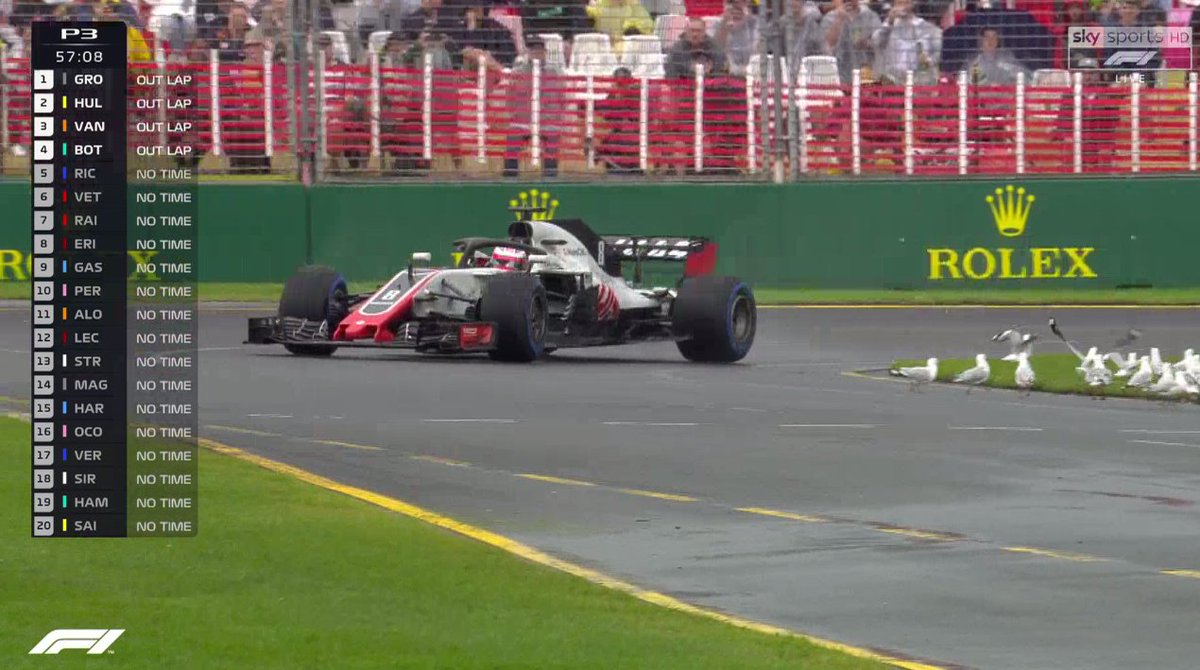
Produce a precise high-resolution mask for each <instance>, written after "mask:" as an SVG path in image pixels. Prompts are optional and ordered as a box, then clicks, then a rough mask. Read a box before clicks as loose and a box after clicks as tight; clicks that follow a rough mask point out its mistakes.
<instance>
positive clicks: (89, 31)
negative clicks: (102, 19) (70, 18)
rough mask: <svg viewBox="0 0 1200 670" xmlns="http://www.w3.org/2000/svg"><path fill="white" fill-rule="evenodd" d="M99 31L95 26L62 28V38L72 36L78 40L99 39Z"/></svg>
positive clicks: (65, 38)
mask: <svg viewBox="0 0 1200 670" xmlns="http://www.w3.org/2000/svg"><path fill="white" fill-rule="evenodd" d="M99 35H100V31H99V30H97V29H96V28H63V29H62V39H64V40H67V39H71V38H72V37H74V38H76V39H80V40H94V39H99Z"/></svg>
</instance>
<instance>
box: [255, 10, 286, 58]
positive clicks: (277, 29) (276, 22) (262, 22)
mask: <svg viewBox="0 0 1200 670" xmlns="http://www.w3.org/2000/svg"><path fill="white" fill-rule="evenodd" d="M251 16H252V17H253V18H255V19H256V20H257V21H258V24H257V25H255V26H254V28H253V29H252V30H251V32H252V33H254V37H255V39H257V40H258V41H259V42H261V43H262V44H264V45H266V46H268V47H270V46H273V45H276V44H280V43H281V42H282V41H283V39H284V38H285V37H286V36H287V34H288V32H289V30H288V24H287V0H263V1H262V2H260V3H258V4H257V5H255V8H254V11H252V12H251Z"/></svg>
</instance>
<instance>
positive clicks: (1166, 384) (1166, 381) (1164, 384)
mask: <svg viewBox="0 0 1200 670" xmlns="http://www.w3.org/2000/svg"><path fill="white" fill-rule="evenodd" d="M1172 386H1175V371H1174V370H1172V369H1171V366H1169V365H1168V366H1166V367H1164V368H1163V373H1162V376H1161V377H1159V378H1158V381H1156V382H1154V383H1153V384H1151V385H1150V388H1149V389H1147V390H1149V391H1150V392H1151V393H1164V392H1166V391H1167V389H1169V388H1171V387H1172Z"/></svg>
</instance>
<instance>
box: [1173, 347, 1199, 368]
mask: <svg viewBox="0 0 1200 670" xmlns="http://www.w3.org/2000/svg"><path fill="white" fill-rule="evenodd" d="M1194 353H1195V350H1194V349H1192V348H1191V347H1188V348H1187V349H1184V350H1183V358H1181V359H1179V362H1178V363H1174V364H1172V365H1171V367H1172V368H1174V369H1175V372H1179V371H1180V370H1186V369H1188V366H1189V365H1191V362H1192V355H1193V354H1194Z"/></svg>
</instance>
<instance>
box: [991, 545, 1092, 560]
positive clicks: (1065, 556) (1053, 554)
mask: <svg viewBox="0 0 1200 670" xmlns="http://www.w3.org/2000/svg"><path fill="white" fill-rule="evenodd" d="M1004 551H1011V552H1013V553H1017V554H1034V555H1035V556H1045V557H1046V558H1058V559H1062V560H1064V561H1075V562H1077V563H1098V562H1102V561H1107V560H1109V559H1107V558H1101V557H1099V556H1088V555H1087V554H1073V553H1071V552H1067V551H1053V550H1051V549H1038V548H1037V547H1004Z"/></svg>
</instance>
